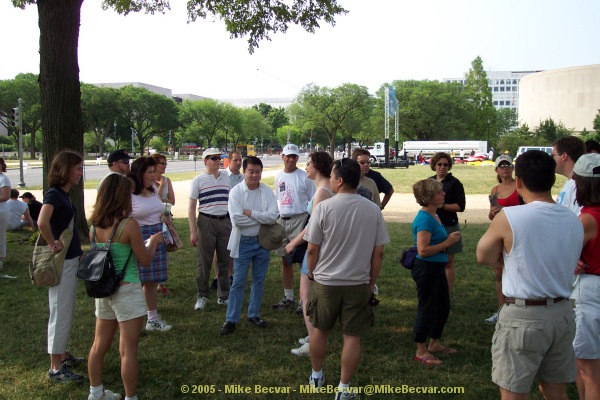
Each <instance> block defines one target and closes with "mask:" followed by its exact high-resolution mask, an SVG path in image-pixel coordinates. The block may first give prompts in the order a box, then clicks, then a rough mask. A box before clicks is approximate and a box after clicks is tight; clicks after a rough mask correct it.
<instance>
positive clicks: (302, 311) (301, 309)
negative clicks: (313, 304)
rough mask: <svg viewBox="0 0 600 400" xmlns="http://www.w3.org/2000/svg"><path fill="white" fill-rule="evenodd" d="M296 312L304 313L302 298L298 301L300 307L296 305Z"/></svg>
mask: <svg viewBox="0 0 600 400" xmlns="http://www.w3.org/2000/svg"><path fill="white" fill-rule="evenodd" d="M296 314H298V315H303V314H304V308H302V300H300V301H299V302H298V307H296Z"/></svg>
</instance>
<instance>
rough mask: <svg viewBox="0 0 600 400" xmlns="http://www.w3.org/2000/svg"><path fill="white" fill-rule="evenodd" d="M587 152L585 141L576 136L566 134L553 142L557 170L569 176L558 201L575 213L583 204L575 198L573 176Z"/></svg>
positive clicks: (577, 213) (553, 155)
mask: <svg viewBox="0 0 600 400" xmlns="http://www.w3.org/2000/svg"><path fill="white" fill-rule="evenodd" d="M583 154H585V143H584V142H583V140H581V139H579V138H578V137H575V136H566V137H563V138H560V139H558V140H556V141H554V142H553V143H552V157H553V158H554V161H555V162H556V169H555V172H556V173H557V174H559V175H562V176H564V177H566V178H567V181H566V182H565V184H564V186H563V187H562V189H561V190H560V193H559V194H558V196H557V197H556V202H557V203H558V204H561V205H563V206H565V207H567V208H568V209H569V210H571V211H573V212H574V213H575V215H579V213H580V212H581V206H580V205H579V204H578V203H577V201H576V200H575V181H574V180H573V178H571V175H572V174H573V167H574V166H575V163H576V162H577V160H578V159H579V157H581V156H582V155H583Z"/></svg>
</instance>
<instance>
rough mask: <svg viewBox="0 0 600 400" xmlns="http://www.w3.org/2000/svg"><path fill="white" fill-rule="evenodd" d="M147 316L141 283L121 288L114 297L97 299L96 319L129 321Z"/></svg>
mask: <svg viewBox="0 0 600 400" xmlns="http://www.w3.org/2000/svg"><path fill="white" fill-rule="evenodd" d="M144 315H146V298H145V297H144V292H143V290H142V285H141V284H140V283H130V284H127V285H122V286H119V290H117V291H116V292H115V293H114V294H113V295H112V296H110V297H104V298H102V299H96V318H100V319H116V320H117V321H118V322H123V321H129V320H130V319H135V318H139V317H142V316H144Z"/></svg>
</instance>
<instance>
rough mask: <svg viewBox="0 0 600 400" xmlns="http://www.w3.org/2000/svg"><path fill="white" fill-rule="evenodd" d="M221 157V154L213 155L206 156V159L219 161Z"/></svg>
mask: <svg viewBox="0 0 600 400" xmlns="http://www.w3.org/2000/svg"><path fill="white" fill-rule="evenodd" d="M220 159H221V157H219V156H211V157H206V158H205V160H212V161H217V160H220Z"/></svg>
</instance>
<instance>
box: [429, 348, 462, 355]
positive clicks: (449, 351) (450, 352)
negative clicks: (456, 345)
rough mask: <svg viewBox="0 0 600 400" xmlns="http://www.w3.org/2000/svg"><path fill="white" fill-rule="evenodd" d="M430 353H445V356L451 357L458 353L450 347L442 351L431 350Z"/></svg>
mask: <svg viewBox="0 0 600 400" xmlns="http://www.w3.org/2000/svg"><path fill="white" fill-rule="evenodd" d="M429 352H430V353H432V354H433V353H444V354H448V355H449V356H453V355H454V354H456V353H457V351H456V350H455V349H452V348H450V347H446V346H443V348H442V350H429Z"/></svg>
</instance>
